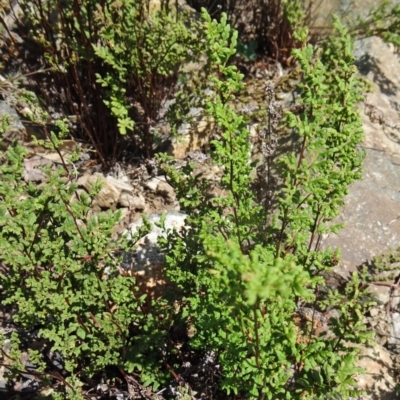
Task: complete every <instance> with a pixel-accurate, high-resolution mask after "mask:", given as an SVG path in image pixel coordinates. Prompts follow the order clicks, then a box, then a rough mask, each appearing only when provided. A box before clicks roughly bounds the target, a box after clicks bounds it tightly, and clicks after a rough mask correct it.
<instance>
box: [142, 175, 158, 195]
mask: <svg viewBox="0 0 400 400" xmlns="http://www.w3.org/2000/svg"><path fill="white" fill-rule="evenodd" d="M159 182H160V177H158V176H156V177H154V178H152V179H150V180H148V181H147V182H146V183H145V184H144V187H145V188H146V189H149V190H150V191H152V192H154V193H157V188H158V184H159Z"/></svg>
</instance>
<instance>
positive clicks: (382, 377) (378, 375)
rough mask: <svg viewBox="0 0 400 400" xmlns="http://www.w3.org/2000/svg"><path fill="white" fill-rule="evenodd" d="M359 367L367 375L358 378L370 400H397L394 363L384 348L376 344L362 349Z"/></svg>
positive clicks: (361, 387) (360, 386)
mask: <svg viewBox="0 0 400 400" xmlns="http://www.w3.org/2000/svg"><path fill="white" fill-rule="evenodd" d="M360 355H361V357H360V361H359V362H358V363H357V366H358V367H361V368H364V369H365V370H366V372H367V373H366V374H360V375H358V376H356V380H357V382H358V385H359V388H360V389H363V390H365V391H366V392H367V397H363V398H368V399H386V400H396V399H397V398H398V397H397V394H396V381H395V379H394V376H393V371H394V363H393V360H392V357H391V354H390V352H389V351H388V350H386V349H385V348H384V347H383V346H381V345H379V344H376V343H375V344H374V345H372V346H363V347H361V354H360Z"/></svg>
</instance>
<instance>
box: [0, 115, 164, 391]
mask: <svg viewBox="0 0 400 400" xmlns="http://www.w3.org/2000/svg"><path fill="white" fill-rule="evenodd" d="M58 125H59V126H60V127H61V128H63V129H64V133H66V131H65V129H66V127H65V124H63V123H62V122H60V123H59V124H58ZM59 137H60V133H59V134H58V135H56V134H55V133H53V132H51V133H50V135H49V139H50V140H49V141H48V142H46V144H47V147H49V148H52V149H53V150H54V149H55V148H56V146H58V145H59V144H60V139H59ZM42 144H44V142H42ZM26 154H27V151H26V150H25V149H24V148H23V147H21V146H20V145H18V144H17V143H14V144H13V145H12V146H11V147H10V148H9V149H8V150H7V152H6V153H5V161H4V163H3V165H1V166H0V175H1V182H0V249H1V250H0V260H1V262H2V263H3V264H4V265H5V266H6V268H5V272H4V273H3V274H2V275H1V277H0V279H1V285H2V296H3V298H2V304H3V305H12V306H14V307H15V310H14V312H13V322H14V323H15V324H16V326H18V327H19V328H21V330H20V331H19V332H23V331H24V330H26V331H28V332H32V331H35V332H37V336H38V338H40V339H41V340H44V343H45V345H44V346H45V347H44V348H41V350H40V351H37V350H29V353H28V356H29V359H30V362H31V364H33V367H31V368H28V367H26V365H23V364H21V361H20V358H21V354H22V353H21V351H22V350H23V346H21V342H22V341H23V340H24V336H23V333H18V334H17V333H13V335H12V338H11V340H12V351H11V353H10V355H9V356H10V357H11V359H12V360H14V362H13V363H12V364H11V366H9V369H10V372H9V377H10V378H16V377H18V376H19V374H20V373H21V372H24V371H25V373H30V372H31V373H34V374H36V375H37V376H39V377H40V380H41V385H42V387H46V386H47V385H55V384H56V382H57V381H59V382H58V384H57V385H56V386H59V389H58V390H52V392H54V393H53V398H54V399H61V398H65V397H64V396H63V395H62V393H63V392H65V393H64V394H65V396H67V397H66V398H70V399H82V388H81V387H82V386H83V384H84V382H85V381H86V380H87V379H88V378H90V377H92V376H93V375H94V374H95V373H98V372H102V371H104V370H105V369H107V368H110V367H119V368H122V369H123V370H125V371H127V372H128V373H131V372H133V371H136V372H140V373H141V374H142V375H141V376H142V379H143V382H144V383H145V384H147V385H148V384H151V383H153V382H162V379H163V378H162V377H161V375H159V365H160V364H159V362H157V361H155V362H153V361H154V359H153V358H152V355H151V354H152V353H153V352H154V354H155V353H157V352H158V349H159V340H162V338H163V333H161V332H165V329H166V328H165V327H161V325H162V322H160V321H158V320H157V321H155V320H153V318H152V316H151V315H148V314H146V312H145V311H144V309H143V305H144V301H145V295H143V294H141V293H140V292H139V289H138V288H137V286H136V282H135V279H134V278H133V277H128V276H123V275H122V274H120V273H119V268H120V260H119V258H118V257H117V255H116V254H117V253H116V251H117V250H119V249H121V248H125V249H128V248H129V249H132V246H133V245H134V243H135V241H136V240H138V239H139V238H140V237H142V236H143V235H145V234H146V233H147V232H148V229H149V225H148V224H145V226H144V227H143V228H142V229H141V230H140V231H139V232H138V233H137V235H135V236H134V238H132V239H131V240H130V241H128V240H127V239H126V238H121V239H119V240H117V241H113V240H111V236H112V232H113V228H114V226H115V225H116V223H117V222H118V221H119V219H120V217H121V215H120V212H117V213H111V212H107V213H100V214H97V215H93V213H92V212H91V202H92V199H93V198H94V196H95V195H96V194H97V193H98V192H99V190H100V189H101V187H100V185H98V184H97V185H94V187H93V190H92V192H91V193H89V194H87V193H84V192H83V193H82V192H79V191H77V185H76V184H75V183H73V179H74V175H73V174H72V173H71V171H69V170H68V167H67V164H66V163H67V161H70V160H65V162H66V163H65V164H64V167H63V168H58V169H53V170H52V169H50V167H46V168H43V170H44V172H45V173H46V175H47V180H46V181H45V182H44V183H43V184H42V185H40V186H37V185H36V184H33V183H27V182H25V181H24V178H23V170H24V157H25V156H26ZM152 321H153V322H154V323H155V325H154V326H153V327H151V326H152V324H153V322H152ZM156 325H159V326H158V327H156ZM156 332H157V335H156V337H155V336H153V333H156ZM138 349H140V350H138ZM154 354H153V355H154ZM156 359H157V357H156ZM149 365H151V368H150V369H147V366H149ZM26 368H28V370H27V369H26ZM49 371H50V372H49ZM59 384H61V385H59Z"/></svg>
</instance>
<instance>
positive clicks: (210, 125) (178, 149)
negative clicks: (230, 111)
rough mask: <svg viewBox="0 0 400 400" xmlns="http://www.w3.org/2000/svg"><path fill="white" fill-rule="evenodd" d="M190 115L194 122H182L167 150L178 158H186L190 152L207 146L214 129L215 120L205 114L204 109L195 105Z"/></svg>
mask: <svg viewBox="0 0 400 400" xmlns="http://www.w3.org/2000/svg"><path fill="white" fill-rule="evenodd" d="M188 116H189V118H191V119H192V121H193V122H186V123H184V124H182V126H181V127H180V128H179V129H178V136H177V137H173V138H172V139H171V142H172V143H171V145H170V147H169V148H168V150H167V153H168V154H169V155H171V156H173V157H174V158H176V159H180V158H184V157H185V156H186V154H187V153H188V152H195V151H198V150H202V149H203V148H204V147H207V146H208V142H209V138H210V135H211V133H212V131H213V129H214V122H213V121H212V120H211V119H210V118H208V117H206V116H204V111H203V109H201V108H197V107H193V108H191V109H190V111H189V114H188Z"/></svg>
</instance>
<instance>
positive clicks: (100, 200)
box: [77, 173, 121, 209]
mask: <svg viewBox="0 0 400 400" xmlns="http://www.w3.org/2000/svg"><path fill="white" fill-rule="evenodd" d="M97 182H100V183H101V184H102V185H103V187H102V189H101V190H100V192H99V193H98V194H97V195H96V196H95V198H94V201H93V206H97V207H99V208H102V209H104V208H105V209H115V208H116V206H117V204H118V201H119V198H120V195H121V191H120V190H119V189H118V188H116V187H115V186H114V184H113V183H112V182H111V181H109V180H108V181H107V179H106V178H104V176H103V175H102V174H99V173H95V174H94V175H89V174H87V175H83V176H82V177H81V178H79V179H78V182H77V183H78V185H79V186H81V187H84V188H85V189H86V190H87V191H88V192H90V191H91V190H92V187H93V185H94V184H95V183H97Z"/></svg>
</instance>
